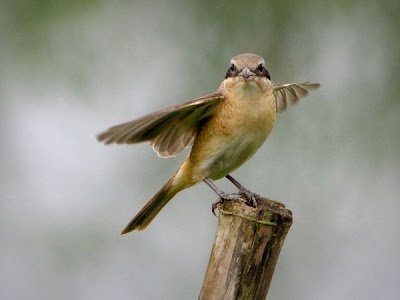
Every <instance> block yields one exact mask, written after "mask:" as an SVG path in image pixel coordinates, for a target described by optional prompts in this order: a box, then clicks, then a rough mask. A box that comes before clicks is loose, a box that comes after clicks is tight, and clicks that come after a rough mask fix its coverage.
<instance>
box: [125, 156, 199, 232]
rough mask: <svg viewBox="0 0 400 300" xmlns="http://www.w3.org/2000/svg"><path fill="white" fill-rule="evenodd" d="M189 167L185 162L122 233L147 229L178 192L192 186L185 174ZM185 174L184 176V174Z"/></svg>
mask: <svg viewBox="0 0 400 300" xmlns="http://www.w3.org/2000/svg"><path fill="white" fill-rule="evenodd" d="M187 169H188V168H186V165H185V164H184V165H183V166H182V167H181V168H180V169H179V170H178V172H177V174H175V176H174V177H172V178H171V179H170V180H168V182H167V183H166V184H165V185H164V186H163V187H162V188H161V189H160V190H159V191H158V192H157V194H155V195H154V196H153V198H151V199H150V200H149V201H148V202H147V203H146V205H145V206H144V207H143V208H142V209H141V210H140V211H139V212H138V213H137V214H136V216H135V217H134V218H133V219H132V220H131V221H130V222H129V224H128V225H126V227H125V228H124V230H122V232H121V234H125V233H128V232H131V231H133V230H136V229H138V230H143V229H145V228H146V227H147V226H148V225H149V224H150V223H151V221H153V219H154V218H155V217H156V216H157V214H158V213H159V212H160V210H161V209H162V208H163V207H164V206H165V205H166V204H167V203H168V202H169V200H171V199H172V198H173V197H174V196H175V195H176V194H177V193H178V192H180V191H181V190H183V189H185V188H187V187H189V186H191V185H192V184H191V183H189V181H190V180H188V179H189V178H190V176H185V175H183V173H185V172H184V171H186V170H187ZM182 175H183V176H182Z"/></svg>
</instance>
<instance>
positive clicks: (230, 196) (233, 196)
mask: <svg viewBox="0 0 400 300" xmlns="http://www.w3.org/2000/svg"><path fill="white" fill-rule="evenodd" d="M203 181H204V182H205V183H206V184H207V185H208V186H209V187H210V188H211V189H212V190H213V191H214V192H215V193H216V194H217V195H218V196H219V199H218V201H217V202H214V203H213V205H212V206H211V211H212V213H213V214H214V216H215V209H216V208H217V206H218V204H220V203H223V202H224V201H232V200H241V201H243V200H242V198H241V197H240V195H239V194H227V193H225V192H223V191H221V190H220V189H219V188H218V187H217V186H216V185H215V183H214V182H212V181H211V180H210V179H209V178H205V179H204V180H203Z"/></svg>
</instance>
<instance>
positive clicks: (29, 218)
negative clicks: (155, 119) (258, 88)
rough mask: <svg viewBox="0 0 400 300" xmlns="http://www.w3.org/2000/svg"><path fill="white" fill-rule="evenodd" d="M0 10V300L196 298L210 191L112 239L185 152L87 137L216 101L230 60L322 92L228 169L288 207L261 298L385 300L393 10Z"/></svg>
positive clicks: (396, 246) (147, 5)
mask: <svg viewBox="0 0 400 300" xmlns="http://www.w3.org/2000/svg"><path fill="white" fill-rule="evenodd" d="M0 5H1V6H0V40H1V46H0V124H1V127H0V134H1V136H0V138H1V148H0V153H1V155H0V166H1V168H0V239H1V240H0V244H1V247H0V265H1V268H0V298H1V299H196V298H197V296H198V292H199V290H200V287H201V284H202V280H203V275H204V272H205V268H206V265H207V261H208V257H209V254H210V250H211V245H212V242H213V238H214V233H215V228H216V223H217V218H215V217H213V216H212V215H211V211H210V206H211V203H212V202H213V201H215V200H216V196H215V194H214V193H213V192H212V191H211V190H210V189H209V188H208V187H207V186H206V185H204V184H199V185H197V186H195V187H193V188H191V189H189V190H186V191H184V192H182V193H180V194H179V195H178V196H177V197H176V198H175V199H174V200H173V201H172V202H171V203H170V204H169V205H168V206H167V207H166V208H165V210H163V211H162V213H161V214H160V215H159V217H158V218H157V219H156V220H155V221H154V223H152V224H151V226H150V227H149V228H148V229H147V230H145V231H143V232H139V233H137V232H135V233H133V234H130V235H127V236H120V235H119V232H120V230H121V229H122V228H123V227H124V226H125V225H126V223H127V222H128V221H129V220H130V218H131V216H132V215H133V214H134V213H135V212H137V211H138V210H139V209H140V208H141V207H142V205H143V204H144V203H145V202H146V201H147V200H148V199H149V198H150V197H151V196H152V195H153V194H154V193H155V192H156V191H157V190H158V189H159V188H160V187H161V185H162V184H163V183H164V182H165V181H166V180H167V179H168V178H169V177H170V176H171V175H172V174H173V173H174V172H175V170H176V169H177V168H178V166H179V164H180V162H181V161H182V160H183V159H184V157H185V155H186V154H181V155H180V156H178V157H177V158H174V159H169V160H165V159H159V158H158V157H157V155H156V154H155V153H154V152H153V151H152V150H151V148H150V147H149V145H146V144H143V145H136V146H108V147H105V146H104V145H102V144H99V143H97V141H96V139H95V135H96V134H97V133H99V132H100V131H102V130H104V129H106V128H107V127H109V126H110V125H114V124H116V123H120V122H124V121H128V120H131V119H133V118H136V117H139V116H141V115H143V114H145V113H149V112H152V111H154V110H157V109H161V108H164V107H166V106H169V105H172V104H177V103H180V102H183V101H186V100H189V99H191V98H194V97H198V96H201V95H203V94H206V93H209V92H212V91H214V90H215V89H216V88H217V87H218V85H219V83H220V81H221V80H222V78H223V76H224V74H225V71H226V69H227V66H228V63H229V59H230V57H231V56H233V55H236V54H238V53H241V52H253V53H256V54H260V55H262V56H264V57H265V58H266V61H267V65H268V68H269V70H270V73H271V76H272V79H273V81H275V82H293V81H306V80H311V81H318V82H320V83H321V85H322V88H321V89H320V90H318V91H315V92H314V93H312V95H311V96H310V97H308V98H306V99H304V101H302V103H300V104H299V105H298V106H296V107H293V108H291V109H289V110H288V111H287V112H285V113H283V114H280V115H279V116H278V120H277V124H276V127H275V128H274V130H273V132H272V134H271V136H270V138H269V140H268V142H267V143H266V144H265V145H264V146H263V147H262V149H261V150H260V151H259V152H258V153H257V154H256V155H255V157H254V158H253V159H252V160H250V161H249V162H248V163H247V164H246V165H244V166H243V167H242V168H241V169H240V170H238V171H237V172H235V173H234V176H235V177H237V178H238V179H239V180H240V181H241V182H242V183H243V184H244V185H246V186H248V187H249V188H250V189H252V190H254V191H256V192H259V193H261V194H263V195H266V196H268V197H270V198H273V199H276V200H278V201H281V202H283V203H285V204H286V205H287V206H288V207H289V208H290V209H291V210H292V211H293V213H294V217H295V223H294V225H293V226H292V229H291V231H290V232H289V235H288V237H287V239H286V243H285V245H284V248H283V251H282V253H281V257H280V261H279V263H278V266H277V269H276V272H275V276H274V279H273V282H272V286H271V289H270V294H269V295H270V297H269V298H270V299H308V300H309V299H398V296H399V294H400V287H399V278H400V234H399V231H400V230H399V226H400V221H399V217H398V214H399V211H400V199H399V192H400V187H399V183H400V172H399V170H400V158H399V154H400V138H399V132H400V101H399V96H398V92H397V89H398V84H399V78H400V47H399V45H400V34H399V31H400V30H399V28H400V16H399V11H400V2H399V1H394V0H393V1H379V2H378V1H331V2H320V1H315V0H310V1H218V2H215V1H195V2H191V1H183V0H181V1H180V0H173V1H169V2H166V1H165V2H161V1H159V2H155V1H118V2H111V1H76V0H74V1H50V0H46V1H28V0H21V1H2V2H1V4H0ZM218 184H219V186H220V187H222V188H223V189H225V190H226V191H233V188H232V186H231V185H229V184H228V183H226V182H225V181H219V182H218Z"/></svg>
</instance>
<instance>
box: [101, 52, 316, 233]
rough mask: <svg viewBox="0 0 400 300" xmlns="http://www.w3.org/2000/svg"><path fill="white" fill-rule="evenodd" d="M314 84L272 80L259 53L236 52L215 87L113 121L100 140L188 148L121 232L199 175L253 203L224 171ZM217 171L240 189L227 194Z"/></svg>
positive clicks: (164, 152) (142, 224)
mask: <svg viewBox="0 0 400 300" xmlns="http://www.w3.org/2000/svg"><path fill="white" fill-rule="evenodd" d="M319 86H320V85H319V84H318V83H310V82H303V83H273V82H272V81H271V77H270V74H269V72H268V70H267V69H266V66H265V61H264V59H263V58H262V57H260V56H258V55H255V54H250V53H245V54H240V55H237V56H235V57H233V58H232V59H231V63H230V65H229V69H228V71H227V72H226V75H225V79H224V80H223V81H222V83H221V85H220V86H219V88H218V89H217V91H216V92H214V93H212V94H209V95H206V96H203V97H200V98H197V99H194V100H192V101H189V102H186V103H183V104H180V105H176V106H172V107H169V108H166V109H164V110H161V111H158V112H155V113H152V114H149V115H147V116H144V117H142V118H139V119H137V120H134V121H131V122H128V123H123V124H120V125H116V126H113V127H111V128H109V129H108V130H106V131H105V132H103V133H101V134H100V135H98V140H99V141H103V142H104V143H105V144H112V143H116V144H135V143H140V142H150V144H151V145H152V146H153V149H154V151H156V152H157V154H158V155H159V156H161V157H171V156H176V155H177V154H178V153H180V152H181V151H182V150H183V149H184V148H185V147H191V148H192V149H191V151H190V154H189V155H188V156H187V157H186V159H185V161H184V162H183V164H182V165H181V167H180V168H179V169H178V171H177V172H176V173H175V175H174V176H173V177H172V178H171V179H170V180H168V182H167V183H166V184H165V185H164V186H163V187H162V188H161V189H160V190H159V191H158V193H157V194H155V195H154V196H153V198H151V199H150V200H149V201H148V202H147V204H146V205H145V206H144V207H143V208H142V209H141V210H140V211H139V213H137V214H136V215H135V216H134V218H133V219H132V220H131V221H130V222H129V224H128V225H127V226H126V227H125V229H124V230H123V231H122V234H125V233H128V232H130V231H132V230H135V229H138V230H142V229H145V228H146V227H147V226H148V225H149V224H150V222H151V221H152V220H153V219H154V218H155V217H156V215H157V214H158V213H159V212H160V210H161V209H162V208H163V207H164V206H165V205H166V204H167V203H168V201H169V200H171V199H172V197H174V196H175V195H176V194H177V193H178V192H180V191H182V190H184V189H186V188H188V187H190V186H192V185H195V184H196V183H198V182H200V181H204V182H205V183H206V184H207V185H209V186H210V187H211V188H212V189H213V190H214V191H215V192H216V193H217V194H218V196H219V197H220V201H226V200H233V199H239V198H240V199H245V200H246V202H247V203H248V204H249V205H252V206H257V202H256V199H255V194H254V193H252V192H251V191H249V190H248V189H246V188H245V187H243V186H242V185H241V184H240V183H239V182H238V181H236V180H235V179H234V178H233V177H232V176H230V175H229V173H231V172H233V171H234V170H236V169H237V168H239V167H240V166H241V165H242V164H243V163H244V162H245V161H247V160H248V159H249V158H250V157H252V156H253V155H254V153H255V152H256V151H257V150H258V148H260V146H261V145H262V144H263V143H264V142H265V140H266V139H267V137H268V135H269V133H270V132H271V130H272V127H273V126H274V124H275V119H276V112H281V111H284V110H285V109H286V107H287V106H289V105H293V104H295V103H297V102H298V101H299V99H300V98H302V97H304V96H307V95H308V94H309V90H314V89H317V88H319ZM222 177H226V178H227V179H228V180H230V181H231V182H232V183H233V184H234V185H235V186H236V187H237V188H238V189H239V193H237V194H226V193H224V192H222V191H221V190H220V189H218V187H217V186H216V185H215V184H214V183H213V182H212V181H211V180H216V179H220V178H222ZM220 201H219V202H220ZM217 203H218V202H217ZM215 205H216V204H214V205H213V211H214V208H215Z"/></svg>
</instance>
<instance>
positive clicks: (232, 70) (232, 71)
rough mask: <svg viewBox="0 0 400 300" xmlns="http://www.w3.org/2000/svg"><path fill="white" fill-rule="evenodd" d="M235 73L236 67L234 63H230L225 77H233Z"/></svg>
mask: <svg viewBox="0 0 400 300" xmlns="http://www.w3.org/2000/svg"><path fill="white" fill-rule="evenodd" d="M236 73H237V68H236V66H235V65H234V64H231V65H230V66H229V69H228V71H227V72H226V75H225V78H228V77H233V76H235V75H236Z"/></svg>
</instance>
